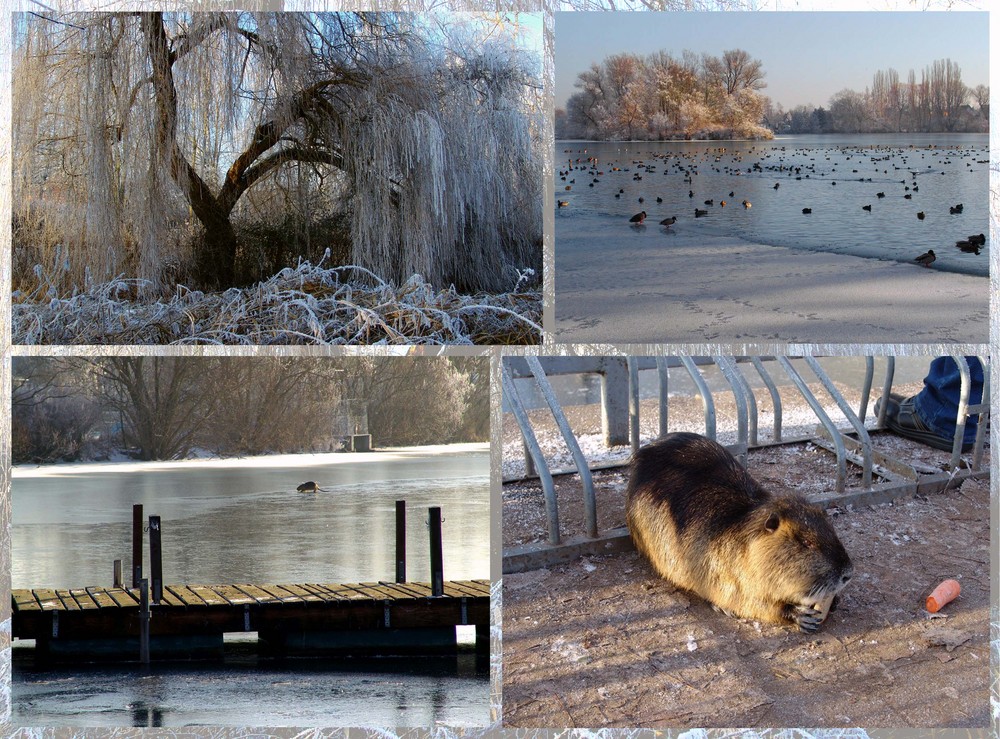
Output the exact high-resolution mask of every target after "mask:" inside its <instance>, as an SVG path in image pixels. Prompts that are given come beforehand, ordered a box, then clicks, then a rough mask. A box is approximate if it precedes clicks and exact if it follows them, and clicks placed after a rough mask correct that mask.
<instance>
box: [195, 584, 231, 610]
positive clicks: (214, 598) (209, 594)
mask: <svg viewBox="0 0 1000 739" xmlns="http://www.w3.org/2000/svg"><path fill="white" fill-rule="evenodd" d="M188 589H189V590H190V591H191V592H193V593H196V594H197V595H198V597H200V598H201V599H202V600H203V601H205V605H207V606H225V605H229V602H228V601H227V600H226V599H225V598H223V597H222V596H221V595H219V594H218V593H216V592H215V591H214V590H212V588H210V587H208V586H207V585H188Z"/></svg>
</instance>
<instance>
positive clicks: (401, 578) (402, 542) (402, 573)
mask: <svg viewBox="0 0 1000 739" xmlns="http://www.w3.org/2000/svg"><path fill="white" fill-rule="evenodd" d="M396 582H406V501H405V500H397V501H396Z"/></svg>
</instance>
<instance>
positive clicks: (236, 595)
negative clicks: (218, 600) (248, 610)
mask: <svg viewBox="0 0 1000 739" xmlns="http://www.w3.org/2000/svg"><path fill="white" fill-rule="evenodd" d="M212 589H213V590H214V591H215V592H216V593H218V594H219V595H220V596H221V597H223V598H225V599H226V600H227V601H229V604H230V605H234V606H245V605H248V604H250V603H256V602H257V601H256V600H255V599H253V598H251V597H250V596H249V595H247V594H246V593H244V592H243V591H242V590H240V589H239V588H238V587H236V586H235V585H215V586H213V588H212Z"/></svg>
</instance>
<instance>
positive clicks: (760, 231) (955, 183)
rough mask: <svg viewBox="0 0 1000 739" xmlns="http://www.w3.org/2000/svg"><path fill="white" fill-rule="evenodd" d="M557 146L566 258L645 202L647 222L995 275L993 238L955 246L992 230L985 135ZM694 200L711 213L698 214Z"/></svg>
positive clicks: (560, 236) (559, 223)
mask: <svg viewBox="0 0 1000 739" xmlns="http://www.w3.org/2000/svg"><path fill="white" fill-rule="evenodd" d="M555 151H556V154H555V168H556V178H555V197H556V200H564V201H567V202H568V205H567V206H566V207H563V208H559V207H557V209H556V246H555V248H556V250H557V253H559V254H560V257H562V256H563V255H564V254H567V253H569V254H571V253H572V249H573V245H574V244H575V243H577V242H579V241H580V240H583V239H602V240H603V241H604V242H607V243H608V246H609V248H610V247H612V246H613V242H612V241H610V240H609V238H608V237H609V236H611V235H615V234H619V235H620V234H622V233H624V231H623V229H624V228H625V227H626V226H627V225H628V219H629V218H630V217H631V216H632V215H634V214H636V213H638V212H640V211H643V210H644V211H646V213H647V220H646V227H647V228H649V229H658V230H661V231H662V230H663V229H662V227H660V226H659V225H657V224H658V223H659V222H660V221H661V220H663V219H664V218H668V217H671V216H677V224H676V225H674V226H673V227H671V229H670V230H671V231H672V232H674V233H679V234H684V235H692V234H699V233H702V234H706V235H708V234H710V235H723V236H734V237H737V238H741V239H744V240H747V241H750V242H753V243H758V244H770V245H774V246H785V247H790V248H795V249H807V250H813V251H824V252H834V253H841V254H853V255H856V256H862V257H868V258H874V259H884V260H892V261H899V262H909V263H912V262H913V258H914V257H916V256H917V255H918V254H921V253H923V252H925V251H926V250H927V249H934V251H935V253H936V254H937V261H936V262H935V263H934V265H933V268H934V269H942V270H946V271H952V272H961V273H965V274H973V275H982V276H988V275H989V243H988V239H987V244H986V245H985V246H984V247H981V248H980V249H978V253H976V250H975V249H973V250H971V251H962V249H960V248H959V247H957V246H956V245H955V244H956V242H958V241H960V240H965V239H967V237H968V236H970V235H978V234H981V233H983V234H987V233H988V231H989V227H988V219H989V203H988V194H989V168H988V159H989V140H988V135H987V134H899V135H889V134H885V135H879V136H871V135H860V134H858V135H808V136H806V135H803V136H785V137H777V138H775V139H774V140H773V141H763V142H761V141H689V142H676V141H669V142H617V141H616V142H580V141H557V142H556V147H555ZM589 157H596V158H597V166H596V168H594V169H592V168H591V166H590V164H589V163H588V162H587V159H588V158H589ZM598 172H601V173H603V174H598ZM564 177H565V179H563V178H564ZM686 178H690V182H688V181H686ZM594 180H598V181H597V182H594ZM591 185H593V186H592V187H591ZM775 185H778V188H777V189H775ZM567 186H569V187H570V188H571V189H570V190H566V189H565V188H566V187H567ZM620 191H621V192H620ZM692 193H693V195H692ZM879 193H883V194H884V197H881V198H880V197H879V196H878V194H879ZM616 195H618V196H619V197H616ZM907 195H909V197H906V196H907ZM639 198H643V202H642V203H640V202H639ZM657 198H660V199H661V200H662V202H657ZM706 200H712V201H713V204H712V205H706V204H705V201H706ZM744 200H746V201H748V202H749V203H750V204H751V207H750V208H744V206H743V205H742V203H743V201H744ZM722 201H726V205H725V206H723V205H722ZM958 204H962V206H963V208H962V212H961V213H960V214H958V213H956V214H952V213H951V212H950V209H951V208H952V207H954V206H956V205H958ZM866 205H870V206H871V210H870V211H866V210H864V209H863V208H864V206H866ZM695 208H698V209H702V210H707V211H708V214H707V215H706V216H704V217H699V218H696V217H695V215H694V211H695ZM804 208H808V209H810V210H811V211H812V212H811V213H809V214H804V213H803V212H802V211H803V209H804ZM918 213H924V218H923V219H920V218H918V217H917V214H918ZM665 233H666V232H665ZM914 266H917V265H914Z"/></svg>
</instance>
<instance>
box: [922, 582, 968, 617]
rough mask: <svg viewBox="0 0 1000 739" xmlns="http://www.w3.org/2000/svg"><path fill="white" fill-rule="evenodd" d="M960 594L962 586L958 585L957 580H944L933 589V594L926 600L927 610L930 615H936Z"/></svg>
mask: <svg viewBox="0 0 1000 739" xmlns="http://www.w3.org/2000/svg"><path fill="white" fill-rule="evenodd" d="M961 592H962V586H961V585H959V584H958V581H957V580H945V581H944V582H942V583H941V584H940V585H938V586H937V587H936V588H934V592H933V593H931V594H930V596H929V597H928V598H927V610H928V611H930V612H931V613H937V612H938V611H940V610H941V609H942V608H944V607H945V606H946V605H948V604H949V603H951V602H952V601H953V600H955V598H957V597H958V594H959V593H961Z"/></svg>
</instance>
